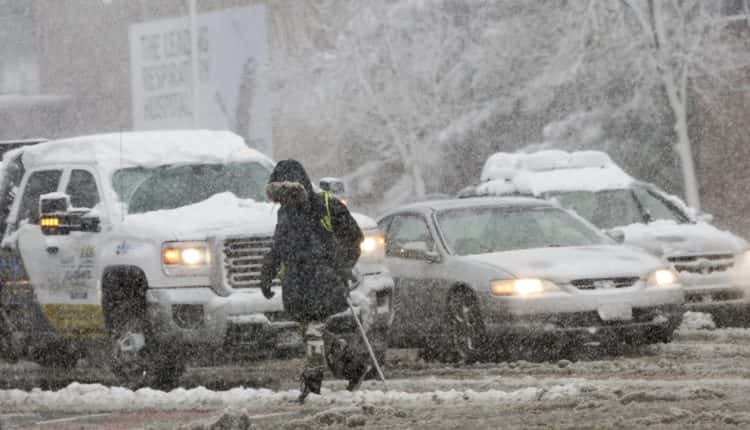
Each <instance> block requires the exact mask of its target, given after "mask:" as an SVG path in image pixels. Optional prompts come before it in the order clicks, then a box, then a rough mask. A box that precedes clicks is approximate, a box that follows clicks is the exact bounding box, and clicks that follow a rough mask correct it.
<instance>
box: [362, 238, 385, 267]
mask: <svg viewBox="0 0 750 430" xmlns="http://www.w3.org/2000/svg"><path fill="white" fill-rule="evenodd" d="M359 249H360V251H362V255H361V256H360V259H361V260H362V261H363V262H366V263H367V262H370V263H377V262H382V260H383V259H385V238H384V237H383V235H382V234H380V232H379V231H378V230H370V231H366V232H365V238H364V239H363V240H362V242H360V244H359Z"/></svg>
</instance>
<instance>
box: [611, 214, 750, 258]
mask: <svg viewBox="0 0 750 430" xmlns="http://www.w3.org/2000/svg"><path fill="white" fill-rule="evenodd" d="M618 229H619V230H621V231H622V232H623V233H624V234H625V243H627V244H629V245H632V246H636V247H639V248H643V249H645V250H646V251H648V252H650V253H652V254H654V255H658V256H665V257H671V256H677V255H705V254H737V253H739V252H741V251H743V250H744V249H746V248H747V242H745V241H744V240H743V239H741V238H739V237H737V236H735V235H734V234H732V233H730V232H727V231H722V230H719V229H718V228H716V227H714V226H712V225H710V224H706V223H702V222H700V223H695V224H678V223H676V222H674V221H654V222H652V223H649V224H632V225H629V226H626V227H618Z"/></svg>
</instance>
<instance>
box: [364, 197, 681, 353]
mask: <svg viewBox="0 0 750 430" xmlns="http://www.w3.org/2000/svg"><path fill="white" fill-rule="evenodd" d="M378 225H379V227H380V229H381V231H382V232H383V233H384V235H385V240H386V261H387V264H388V266H389V268H390V270H391V272H392V275H393V277H394V279H395V281H396V287H395V290H394V309H395V321H394V323H393V327H392V330H391V334H392V343H393V344H394V346H400V347H423V348H427V349H431V350H442V351H445V350H449V351H451V352H452V353H453V354H454V356H455V357H457V358H460V359H462V360H466V361H471V360H474V359H477V358H479V357H480V356H481V355H482V354H483V353H485V352H496V353H497V352H500V351H505V352H508V350H509V348H512V347H513V346H514V345H515V344H520V343H524V342H527V341H529V340H531V339H536V340H537V341H542V342H562V343H563V344H565V343H567V342H568V340H576V341H579V340H585V341H617V342H619V341H626V342H630V343H639V342H641V343H654V342H668V341H669V340H670V339H671V336H672V333H673V331H674V330H675V328H676V327H677V326H678V325H679V322H680V320H681V311H680V305H681V304H682V303H683V300H684V292H683V288H682V287H681V286H680V285H679V284H678V282H677V279H676V275H675V273H674V272H673V271H672V270H671V269H670V268H669V265H668V264H667V263H666V262H664V261H662V260H660V259H659V258H656V257H654V256H651V255H649V254H647V253H646V252H643V251H640V250H638V249H635V248H630V247H626V246H622V245H618V244H616V243H615V242H614V241H612V240H611V239H610V238H608V237H607V236H605V235H603V234H602V233H600V232H599V231H598V230H597V229H596V228H595V227H593V226H592V225H590V224H588V223H587V222H586V221H584V220H583V219H581V218H579V217H577V216H575V215H573V214H571V213H570V212H568V211H565V210H563V209H561V208H559V207H557V206H555V205H553V204H551V203H548V202H544V201H541V200H536V199H524V198H479V199H461V200H440V201H432V202H422V203H417V204H413V205H409V206H403V207H400V208H397V209H395V210H392V211H391V212H389V213H387V214H386V215H384V216H383V217H382V218H381V219H380V220H379V222H378Z"/></svg>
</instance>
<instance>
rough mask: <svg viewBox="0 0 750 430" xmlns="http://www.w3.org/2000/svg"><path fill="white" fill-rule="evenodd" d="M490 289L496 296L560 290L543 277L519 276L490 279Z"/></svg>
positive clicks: (529, 295) (520, 295)
mask: <svg viewBox="0 0 750 430" xmlns="http://www.w3.org/2000/svg"><path fill="white" fill-rule="evenodd" d="M490 291H492V294H494V295H496V296H519V297H531V296H537V295H539V294H543V293H546V292H551V291H560V288H559V287H558V286H557V285H555V284H554V283H552V282H550V281H546V280H544V279H537V278H520V279H508V280H502V281H492V282H491V283H490Z"/></svg>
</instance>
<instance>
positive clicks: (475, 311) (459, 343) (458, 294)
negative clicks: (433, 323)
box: [445, 289, 487, 364]
mask: <svg viewBox="0 0 750 430" xmlns="http://www.w3.org/2000/svg"><path fill="white" fill-rule="evenodd" d="M445 327H446V331H447V334H448V336H447V343H448V344H447V345H446V349H445V350H446V351H448V352H449V354H450V355H451V356H452V358H453V360H451V361H455V362H458V363H462V364H472V363H475V362H476V361H479V360H481V359H482V357H483V356H484V354H485V350H486V344H487V338H486V332H485V327H484V321H483V320H482V316H481V314H480V312H479V306H478V304H477V301H476V297H475V296H474V294H472V293H471V292H470V291H468V290H465V289H461V290H457V291H455V292H453V293H452V294H451V295H450V297H449V299H448V303H447V309H446V315H445Z"/></svg>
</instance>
